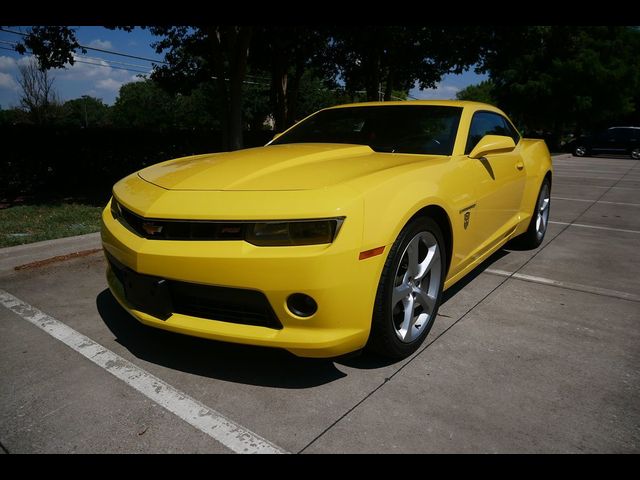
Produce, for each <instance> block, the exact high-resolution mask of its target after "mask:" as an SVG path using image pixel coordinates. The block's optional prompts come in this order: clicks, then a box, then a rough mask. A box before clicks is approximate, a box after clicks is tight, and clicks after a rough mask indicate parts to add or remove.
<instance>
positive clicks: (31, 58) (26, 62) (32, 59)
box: [17, 55, 37, 65]
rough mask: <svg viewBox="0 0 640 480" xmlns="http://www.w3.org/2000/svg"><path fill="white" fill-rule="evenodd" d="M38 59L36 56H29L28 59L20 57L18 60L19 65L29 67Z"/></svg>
mask: <svg viewBox="0 0 640 480" xmlns="http://www.w3.org/2000/svg"><path fill="white" fill-rule="evenodd" d="M35 61H37V60H36V57H35V56H34V55H27V56H26V57H20V58H19V59H18V62H17V63H18V65H29V64H30V63H31V62H35Z"/></svg>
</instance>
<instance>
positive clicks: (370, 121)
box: [271, 105, 462, 155]
mask: <svg viewBox="0 0 640 480" xmlns="http://www.w3.org/2000/svg"><path fill="white" fill-rule="evenodd" d="M461 114H462V107H442V106H435V105H389V106H375V107H372V106H367V107H345V108H335V109H329V110H322V111H320V112H318V113H316V114H315V115H313V116H312V117H310V118H308V119H307V120H305V121H303V122H300V123H299V124H298V125H296V126H295V127H293V128H292V129H291V130H289V131H288V132H287V133H284V134H283V135H281V136H280V137H278V138H277V139H276V140H274V141H273V142H271V145H280V144H286V143H349V144H356V145H368V146H369V147H371V149H372V150H374V151H376V152H389V153H419V154H426V155H451V153H452V152H453V144H454V142H455V139H456V133H457V131H458V124H459V123H460V115H461Z"/></svg>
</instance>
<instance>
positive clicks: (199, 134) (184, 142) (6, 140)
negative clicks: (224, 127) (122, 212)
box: [0, 125, 273, 201]
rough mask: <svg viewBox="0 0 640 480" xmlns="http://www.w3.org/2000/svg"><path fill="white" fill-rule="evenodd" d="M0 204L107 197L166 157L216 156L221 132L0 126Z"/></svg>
mask: <svg viewBox="0 0 640 480" xmlns="http://www.w3.org/2000/svg"><path fill="white" fill-rule="evenodd" d="M272 137H273V132H270V131H255V132H245V136H244V140H245V146H246V147H255V146H260V145H264V144H265V143H267V142H268V141H269V140H270V139H271V138H272ZM0 139H1V140H0V145H1V146H2V148H1V152H2V153H1V155H0V200H9V201H11V200H12V199H14V198H15V197H17V196H36V197H56V198H59V197H69V196H72V197H73V196H85V197H90V198H95V199H103V198H108V196H109V194H110V192H111V187H112V186H113V184H114V183H115V182H116V181H117V180H119V179H120V178H122V177H124V176H126V175H128V174H129V173H131V172H134V171H136V170H138V169H140V168H142V167H145V166H147V165H152V164H154V163H157V162H161V161H164V160H169V159H171V158H176V157H182V156H187V155H195V154H199V153H208V152H219V151H221V150H222V148H221V134H220V133H219V132H212V131H202V130H195V131H194V130H175V131H151V130H137V129H136V130H134V129H113V128H88V129H79V128H64V127H43V126H35V125H15V126H3V127H0Z"/></svg>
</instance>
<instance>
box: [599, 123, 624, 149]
mask: <svg viewBox="0 0 640 480" xmlns="http://www.w3.org/2000/svg"><path fill="white" fill-rule="evenodd" d="M621 130H622V129H620V128H610V129H609V130H607V131H605V132H603V133H602V134H601V135H598V136H597V137H596V142H595V144H594V145H593V148H592V150H593V151H594V153H618V152H621V151H624V150H625V147H624V142H623V140H622V134H621Z"/></svg>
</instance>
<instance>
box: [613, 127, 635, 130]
mask: <svg viewBox="0 0 640 480" xmlns="http://www.w3.org/2000/svg"><path fill="white" fill-rule="evenodd" d="M614 128H632V129H634V130H640V127H609V128H608V129H607V130H613V129H614Z"/></svg>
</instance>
